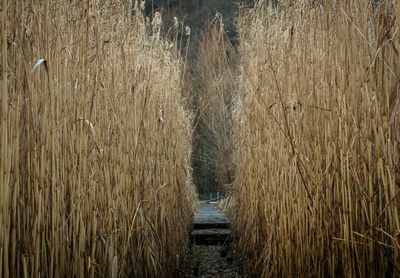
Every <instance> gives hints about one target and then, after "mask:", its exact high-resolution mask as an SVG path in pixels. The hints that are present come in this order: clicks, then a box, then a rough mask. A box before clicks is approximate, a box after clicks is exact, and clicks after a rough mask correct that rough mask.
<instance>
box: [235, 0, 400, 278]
mask: <svg viewBox="0 0 400 278" xmlns="http://www.w3.org/2000/svg"><path fill="white" fill-rule="evenodd" d="M287 2H289V1H287ZM300 2H302V3H300V4H296V5H293V4H291V7H285V6H284V5H283V4H282V5H281V6H280V7H279V10H278V11H276V12H273V11H270V9H269V8H267V7H266V6H265V5H260V6H258V7H257V8H256V9H254V10H253V11H251V12H249V13H248V14H247V15H243V16H242V17H241V18H240V24H239V32H240V43H241V44H240V54H241V66H242V73H241V86H240V95H239V97H238V103H237V106H236V110H235V130H234V133H235V146H236V153H237V161H236V173H235V175H236V180H235V188H234V189H235V191H234V193H233V200H234V201H233V203H231V207H230V215H231V220H233V226H234V228H235V230H236V231H237V233H238V236H239V239H238V247H239V249H240V251H241V254H242V255H243V256H244V258H243V259H245V260H247V264H246V268H245V270H246V271H245V273H246V274H247V275H251V273H253V274H257V275H261V276H263V277H265V276H273V277H278V276H284V277H292V276H312V277H323V276H328V277H331V276H339V277H342V276H344V277H383V276H385V275H388V276H387V277H399V276H400V273H399V271H400V263H399V262H400V218H399V211H400V194H399V192H400V162H399V159H400V154H399V150H400V149H399V148H400V147H399V144H400V117H399V113H400V99H399V98H400V94H399V92H400V86H399V80H400V71H399V69H400V67H399V54H398V51H399V50H400V34H399V30H398V28H399V27H400V23H399V18H400V3H399V2H398V1H390V0H387V1H379V2H378V1H375V4H376V5H374V3H372V2H373V1H361V0H354V1H300ZM320 2H324V4H320ZM307 3H311V4H307ZM395 5H397V6H395Z"/></svg>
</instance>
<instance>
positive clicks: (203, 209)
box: [193, 203, 229, 229]
mask: <svg viewBox="0 0 400 278" xmlns="http://www.w3.org/2000/svg"><path fill="white" fill-rule="evenodd" d="M193 228H194V229H208V228H229V221H228V218H227V217H226V215H225V213H223V212H222V211H221V210H220V209H219V208H218V207H217V205H216V204H213V203H200V204H199V206H198V210H197V212H196V214H195V216H194V221H193Z"/></svg>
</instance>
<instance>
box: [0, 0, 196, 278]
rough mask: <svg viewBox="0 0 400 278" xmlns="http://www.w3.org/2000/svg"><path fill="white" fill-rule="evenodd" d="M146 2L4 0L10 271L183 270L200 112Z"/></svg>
mask: <svg viewBox="0 0 400 278" xmlns="http://www.w3.org/2000/svg"><path fill="white" fill-rule="evenodd" d="M6 7H7V8H6ZM138 9H139V8H136V9H134V10H131V7H127V6H126V5H122V4H120V3H118V2H115V1H100V0H99V1H97V0H87V1H55V0H46V1H40V2H35V1H34V2H32V1H22V0H17V1H10V2H9V3H7V1H3V3H2V33H1V37H2V67H1V74H2V75H1V80H2V81H1V82H2V94H1V103H2V105H1V114H0V116H1V118H0V119H1V127H0V128H1V160H0V182H1V184H0V190H1V195H0V196H1V197H0V198H1V203H0V207H1V210H0V212H1V214H0V222H1V227H0V243H1V244H0V246H1V247H0V277H39V276H40V277H59V276H67V277H72V276H74V277H104V276H110V277H118V276H121V277H124V276H136V277H150V276H153V277H155V276H171V275H179V274H180V273H179V272H178V268H179V266H180V264H181V263H182V259H183V256H184V251H185V247H186V246H185V245H186V242H187V238H188V229H189V227H190V224H191V219H192V213H193V208H194V201H195V190H194V187H193V185H192V181H191V169H190V165H191V163H190V159H191V138H192V128H191V119H190V118H191V117H190V115H189V114H188V112H186V111H185V110H184V109H183V99H182V98H181V89H180V83H181V82H180V78H181V76H182V74H181V69H182V62H181V60H180V59H176V58H174V57H176V56H177V55H176V53H173V52H175V51H174V50H173V49H170V47H169V45H168V44H167V43H165V42H163V41H162V40H160V38H159V30H160V26H159V25H160V24H161V21H160V20H161V18H160V17H159V20H158V21H155V22H154V24H153V26H146V25H145V20H144V19H143V17H142V16H141V13H140V11H139V10H138ZM132 14H133V15H132Z"/></svg>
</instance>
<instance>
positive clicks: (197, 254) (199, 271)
mask: <svg viewBox="0 0 400 278" xmlns="http://www.w3.org/2000/svg"><path fill="white" fill-rule="evenodd" d="M232 239H233V236H232V232H231V230H230V229H229V221H228V219H227V217H226V215H225V213H223V212H222V211H221V210H220V209H219V208H218V207H217V204H215V203H206V202H203V203H199V206H198V211H197V213H196V214H195V216H194V221H193V231H192V234H191V247H190V273H191V276H190V277H224V278H230V277H239V275H238V274H237V260H236V257H235V253H234V248H233V246H232V244H233V243H232Z"/></svg>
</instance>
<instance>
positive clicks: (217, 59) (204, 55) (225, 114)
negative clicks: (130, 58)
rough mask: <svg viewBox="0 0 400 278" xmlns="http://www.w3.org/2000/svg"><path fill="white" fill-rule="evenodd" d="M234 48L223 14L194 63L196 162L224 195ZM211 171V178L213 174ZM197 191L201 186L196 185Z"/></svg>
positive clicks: (207, 32) (201, 44) (212, 25)
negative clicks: (228, 38)
mask: <svg viewBox="0 0 400 278" xmlns="http://www.w3.org/2000/svg"><path fill="white" fill-rule="evenodd" d="M234 54H235V52H234V49H233V47H232V45H231V44H230V43H229V41H228V40H227V36H226V34H225V30H224V22H223V18H222V15H221V14H219V13H217V15H216V17H215V18H214V20H213V21H212V22H211V23H210V24H209V26H208V28H206V29H205V30H204V32H203V34H202V37H201V39H200V40H199V44H198V53H197V59H196V62H195V63H194V78H195V83H194V84H195V85H197V87H196V86H195V87H196V95H195V96H196V97H197V101H198V114H197V119H196V128H197V135H198V138H196V139H198V145H197V148H198V150H197V152H198V153H199V154H198V155H197V156H196V155H195V159H197V160H198V161H197V162H198V163H199V164H200V165H201V166H202V172H206V174H207V175H209V179H211V178H215V180H216V183H217V184H218V187H216V188H214V190H213V191H219V192H222V193H224V191H225V190H226V188H227V186H226V185H228V184H231V183H232V180H233V166H232V159H231V158H232V149H233V147H232V142H231V137H232V103H233V98H234V93H235V85H236V84H235V81H236V80H235V77H236V72H235V67H234V65H235V64H236V60H234ZM212 172H214V175H213V174H212ZM199 186H200V188H199V190H200V189H202V186H204V184H199Z"/></svg>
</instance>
